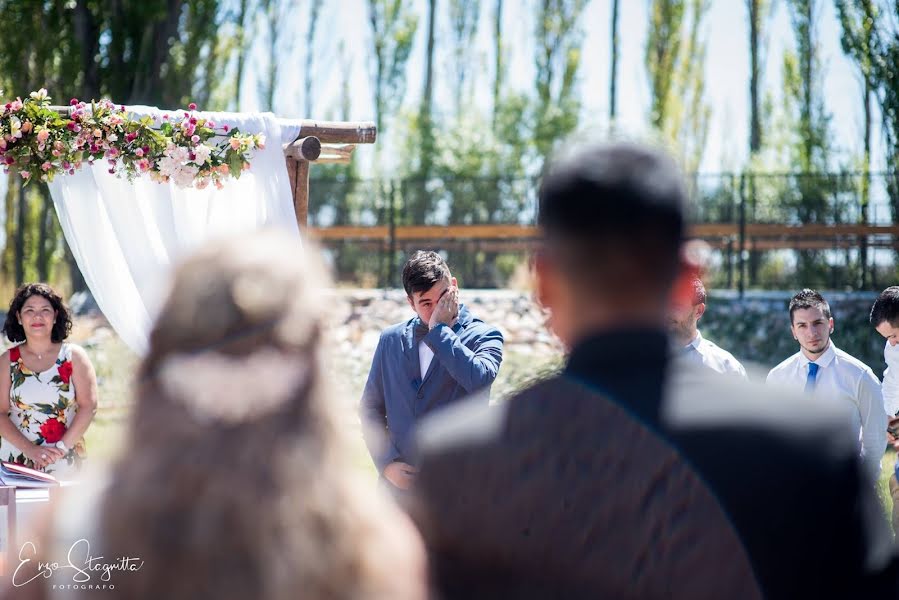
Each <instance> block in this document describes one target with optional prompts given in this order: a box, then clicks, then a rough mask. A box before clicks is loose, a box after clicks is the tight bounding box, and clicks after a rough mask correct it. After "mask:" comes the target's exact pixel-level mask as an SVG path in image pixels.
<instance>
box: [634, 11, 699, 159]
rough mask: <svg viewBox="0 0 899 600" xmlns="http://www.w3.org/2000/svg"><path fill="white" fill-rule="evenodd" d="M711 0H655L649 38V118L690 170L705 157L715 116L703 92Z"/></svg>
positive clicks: (647, 50)
mask: <svg viewBox="0 0 899 600" xmlns="http://www.w3.org/2000/svg"><path fill="white" fill-rule="evenodd" d="M708 9H709V0H654V1H653V4H652V6H651V11H652V12H651V18H650V29H649V35H648V38H647V44H646V67H647V71H648V74H649V81H650V92H651V93H650V95H651V106H650V121H651V123H652V124H653V126H654V127H655V128H656V129H657V130H658V131H659V132H660V133H661V134H662V136H663V138H664V139H665V140H666V142H667V143H669V144H671V145H672V149H673V150H674V151H675V152H676V153H677V154H678V156H680V158H681V160H682V161H683V163H684V166H685V168H686V169H687V170H688V171H690V172H695V171H696V170H698V168H699V165H700V164H701V161H702V155H703V152H704V149H705V143H706V138H707V136H708V126H709V121H710V119H711V108H710V107H709V105H708V103H707V101H706V98H705V56H706V41H705V39H704V37H703V25H704V20H705V16H706V14H707V13H708Z"/></svg>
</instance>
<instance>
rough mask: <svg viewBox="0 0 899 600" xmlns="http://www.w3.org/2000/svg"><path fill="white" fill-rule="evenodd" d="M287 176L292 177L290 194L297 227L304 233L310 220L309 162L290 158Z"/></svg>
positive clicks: (288, 159)
mask: <svg viewBox="0 0 899 600" xmlns="http://www.w3.org/2000/svg"><path fill="white" fill-rule="evenodd" d="M287 174H288V175H289V176H290V193H291V194H293V210H294V212H296V214H297V225H298V226H299V227H300V230H301V231H303V230H305V229H306V225H307V224H308V219H309V161H308V160H304V159H302V158H292V157H288V158H287Z"/></svg>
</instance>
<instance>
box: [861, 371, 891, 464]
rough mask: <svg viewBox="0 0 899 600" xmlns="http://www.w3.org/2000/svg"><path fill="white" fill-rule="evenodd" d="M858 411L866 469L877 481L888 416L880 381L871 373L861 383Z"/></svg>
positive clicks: (884, 445) (885, 443)
mask: <svg viewBox="0 0 899 600" xmlns="http://www.w3.org/2000/svg"><path fill="white" fill-rule="evenodd" d="M858 410H859V413H860V415H861V421H862V446H863V449H864V453H865V458H864V461H865V467H866V468H867V470H868V471H869V473H870V474H871V475H872V476H873V477H874V479H875V480H876V479H877V477H878V476H879V475H880V460H881V459H882V458H883V453H884V450H885V449H886V445H887V414H886V412H884V410H883V395H882V394H881V388H880V381H879V380H878V379H877V376H876V375H874V373H872V372H870V371H866V372H865V373H864V374H863V375H862V378H861V381H860V382H859V389H858Z"/></svg>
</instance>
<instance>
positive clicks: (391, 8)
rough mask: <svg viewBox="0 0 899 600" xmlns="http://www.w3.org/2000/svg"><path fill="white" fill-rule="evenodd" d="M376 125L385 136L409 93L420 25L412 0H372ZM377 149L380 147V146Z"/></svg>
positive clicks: (369, 12)
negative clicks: (409, 71) (408, 76)
mask: <svg viewBox="0 0 899 600" xmlns="http://www.w3.org/2000/svg"><path fill="white" fill-rule="evenodd" d="M368 19H369V24H370V25H371V34H372V35H371V41H372V53H371V64H370V67H371V76H372V88H373V93H374V109H375V124H376V125H377V127H378V134H379V136H381V137H382V138H383V136H384V133H385V131H386V126H387V122H388V120H389V119H390V118H391V117H393V116H394V114H395V113H396V111H397V110H398V109H399V107H400V104H401V103H402V101H403V97H404V96H405V93H406V76H405V75H406V63H407V62H408V60H409V54H410V53H411V51H412V42H413V40H414V38H415V31H416V29H417V27H418V16H417V15H416V13H415V11H414V10H413V8H412V2H411V0H368ZM376 150H377V148H376Z"/></svg>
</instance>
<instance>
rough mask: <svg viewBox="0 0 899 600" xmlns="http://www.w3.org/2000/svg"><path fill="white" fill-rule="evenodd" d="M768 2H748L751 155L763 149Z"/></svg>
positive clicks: (754, 0)
mask: <svg viewBox="0 0 899 600" xmlns="http://www.w3.org/2000/svg"><path fill="white" fill-rule="evenodd" d="M769 6H770V5H769V4H768V2H767V1H766V0H746V11H747V12H748V17H749V153H750V155H756V154H758V152H759V151H760V150H761V149H762V117H761V98H760V92H761V71H762V65H763V64H764V56H763V41H762V40H763V39H764V36H763V31H762V29H763V26H764V22H765V16H764V15H765V13H766V12H767V10H768V8H769Z"/></svg>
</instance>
